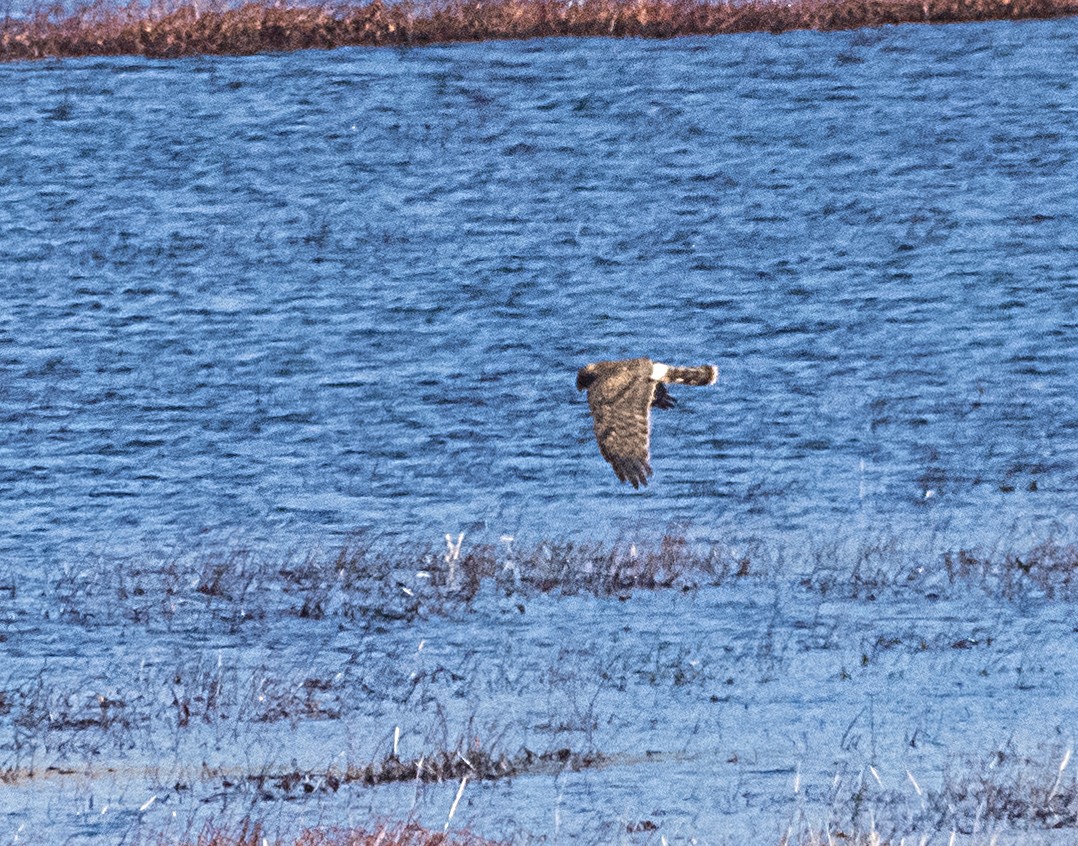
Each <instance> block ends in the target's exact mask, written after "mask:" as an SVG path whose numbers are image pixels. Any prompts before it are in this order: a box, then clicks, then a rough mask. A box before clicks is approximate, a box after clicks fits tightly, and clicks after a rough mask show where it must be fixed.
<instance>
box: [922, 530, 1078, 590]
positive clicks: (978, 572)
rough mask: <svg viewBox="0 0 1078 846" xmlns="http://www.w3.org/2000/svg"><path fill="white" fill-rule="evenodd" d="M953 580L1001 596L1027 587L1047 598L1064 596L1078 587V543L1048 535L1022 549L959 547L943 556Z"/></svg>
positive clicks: (949, 576) (948, 574) (950, 577)
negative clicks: (1042, 539)
mask: <svg viewBox="0 0 1078 846" xmlns="http://www.w3.org/2000/svg"><path fill="white" fill-rule="evenodd" d="M943 565H944V567H945V569H946V572H947V576H948V578H949V579H950V581H951V582H952V583H955V582H973V583H977V584H980V585H982V586H984V587H985V588H986V589H987V590H989V591H990V592H992V593H994V594H998V595H1001V596H1016V595H1021V594H1023V593H1026V592H1028V591H1030V590H1036V591H1039V592H1040V593H1042V594H1043V595H1044V596H1045V598H1047V599H1057V598H1058V599H1065V598H1071V597H1073V596H1074V595H1075V592H1076V589H1078V544H1075V543H1061V542H1059V541H1056V540H1053V539H1048V540H1045V541H1041V542H1039V543H1036V544H1034V545H1033V546H1031V547H1030V548H1029V549H1027V550H1026V551H1025V552H1021V553H1019V552H1014V551H1004V552H984V551H978V550H970V549H960V550H958V551H957V552H948V553H945V554H944V556H943Z"/></svg>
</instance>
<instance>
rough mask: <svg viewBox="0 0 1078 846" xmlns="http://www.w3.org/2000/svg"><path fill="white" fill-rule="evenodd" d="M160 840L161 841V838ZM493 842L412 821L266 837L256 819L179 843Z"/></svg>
mask: <svg viewBox="0 0 1078 846" xmlns="http://www.w3.org/2000/svg"><path fill="white" fill-rule="evenodd" d="M162 842H163V841H162ZM266 843H272V844H274V846H289V844H291V846H497V844H496V843H495V842H494V841H492V840H486V839H484V838H482V837H479V836H478V835H475V834H472V833H470V832H467V831H465V832H454V833H443V832H440V831H431V830H430V829H429V828H423V827H422V826H420V825H417V824H415V823H408V824H406V825H398V826H388V827H387V826H378V827H377V828H375V829H373V830H367V829H361V828H310V829H306V830H304V831H303V832H301V833H300V835H299V836H298V837H295V838H289V839H287V840H282V839H280V838H274V839H270V838H269V837H267V836H266V834H265V832H264V830H263V828H262V826H261V825H260V824H259V823H252V822H250V821H248V822H245V823H244V824H243V825H242V827H240V829H239V830H238V831H226V830H221V829H217V828H214V827H209V828H207V829H206V830H204V831H203V832H202V833H200V834H199V835H198V837H197V839H195V840H194V841H186V842H185V843H184V844H183V846H264V844H266Z"/></svg>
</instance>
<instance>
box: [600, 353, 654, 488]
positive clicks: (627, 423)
mask: <svg viewBox="0 0 1078 846" xmlns="http://www.w3.org/2000/svg"><path fill="white" fill-rule="evenodd" d="M656 384H657V383H656V382H653V381H651V380H650V379H649V378H648V374H647V372H644V373H640V372H636V369H635V368H626V369H624V370H622V371H619V372H612V373H608V374H603V375H602V376H601V377H600V378H598V379H596V380H595V381H594V382H592V384H591V385H590V386H589V387H588V406H589V407H590V408H591V416H592V421H593V423H594V424H595V439H596V440H597V441H598V442H599V452H601V453H602V454H603V458H605V459H606V460H607V461H609V462H610V466H611V467H613V468H614V473H615V475H617V477H618V479H620V480H621V481H623V482H629V483H630V484H631V485H632V486H633V487H634V488H639V487H640V486H641V485H646V484H647V483H648V476H650V475H651V461H650V458H651V454H650V451H649V439H650V435H651V416H650V412H651V401H652V398H653V397H654V396H655V388H656Z"/></svg>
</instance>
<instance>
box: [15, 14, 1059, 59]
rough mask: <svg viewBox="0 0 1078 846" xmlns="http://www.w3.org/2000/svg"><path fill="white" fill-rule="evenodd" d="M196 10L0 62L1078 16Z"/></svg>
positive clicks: (87, 24) (23, 32) (81, 31)
mask: <svg viewBox="0 0 1078 846" xmlns="http://www.w3.org/2000/svg"><path fill="white" fill-rule="evenodd" d="M203 6H204V4H200V3H198V2H181V3H180V5H176V6H170V7H165V6H151V7H150V8H134V7H131V6H129V7H120V6H112V5H110V4H108V3H90V4H88V5H84V6H81V7H79V8H76V9H74V10H73V11H71V12H64V13H58V12H57V11H56V10H55V8H45V7H42V8H39V9H37V10H35V11H33V12H32V13H30V14H29V15H28V16H27V17H25V18H19V19H16V18H11V17H7V18H5V19H4V20H3V21H0V61H3V62H15V61H27V60H35V59H46V58H77V57H91V56H145V57H148V58H182V57H188V56H199V55H233V56H239V55H256V54H260V53H272V52H293V51H297V50H307V49H334V48H337V47H356V46H370V47H379V46H381V47H387V46H388V47H401V46H422V45H434V44H451V43H463V42H478V41H505V40H528V39H538V38H553V37H615V38H654V39H665V38H674V37H678V36H691V35H722V34H733V33H749V32H768V33H772V34H780V33H785V32H792V31H797V30H814V31H821V32H828V31H837V30H851V29H860V28H869V27H879V26H885V25H889V24H890V25H895V24H904V23H932V24H939V23H973V22H984V21H995V20H1044V19H1053V18H1062V17H1070V16H1074V15H1078V0H876V2H873V0H793V2H789V3H778V2H773V1H772V0H746V2H720V3H710V2H705V0H636V2H619V0H583V2H576V0H486V1H485V2H484V1H483V0H480V2H476V0H435V2H430V3H415V2H402V3H394V4H387V3H384V2H382V0H372V1H371V2H368V3H363V4H359V5H352V4H346V5H329V4H324V5H304V4H302V3H297V2H295V0H286V2H285V4H283V5H282V4H279V3H274V2H272V0H255V2H248V3H244V4H243V5H240V6H232V7H228V6H221V7H217V8H210V9H206V8H204V7H203Z"/></svg>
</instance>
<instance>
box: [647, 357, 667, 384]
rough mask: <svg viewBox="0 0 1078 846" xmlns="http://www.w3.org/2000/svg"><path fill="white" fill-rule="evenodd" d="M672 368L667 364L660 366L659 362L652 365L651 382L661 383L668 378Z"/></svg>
mask: <svg viewBox="0 0 1078 846" xmlns="http://www.w3.org/2000/svg"><path fill="white" fill-rule="evenodd" d="M669 369H670V368H669V367H668V366H667V365H665V364H659V362H657V361H653V362H652V363H651V381H652V382H661V381H662V380H663V379H665V378H666V371H668V370H669Z"/></svg>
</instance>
